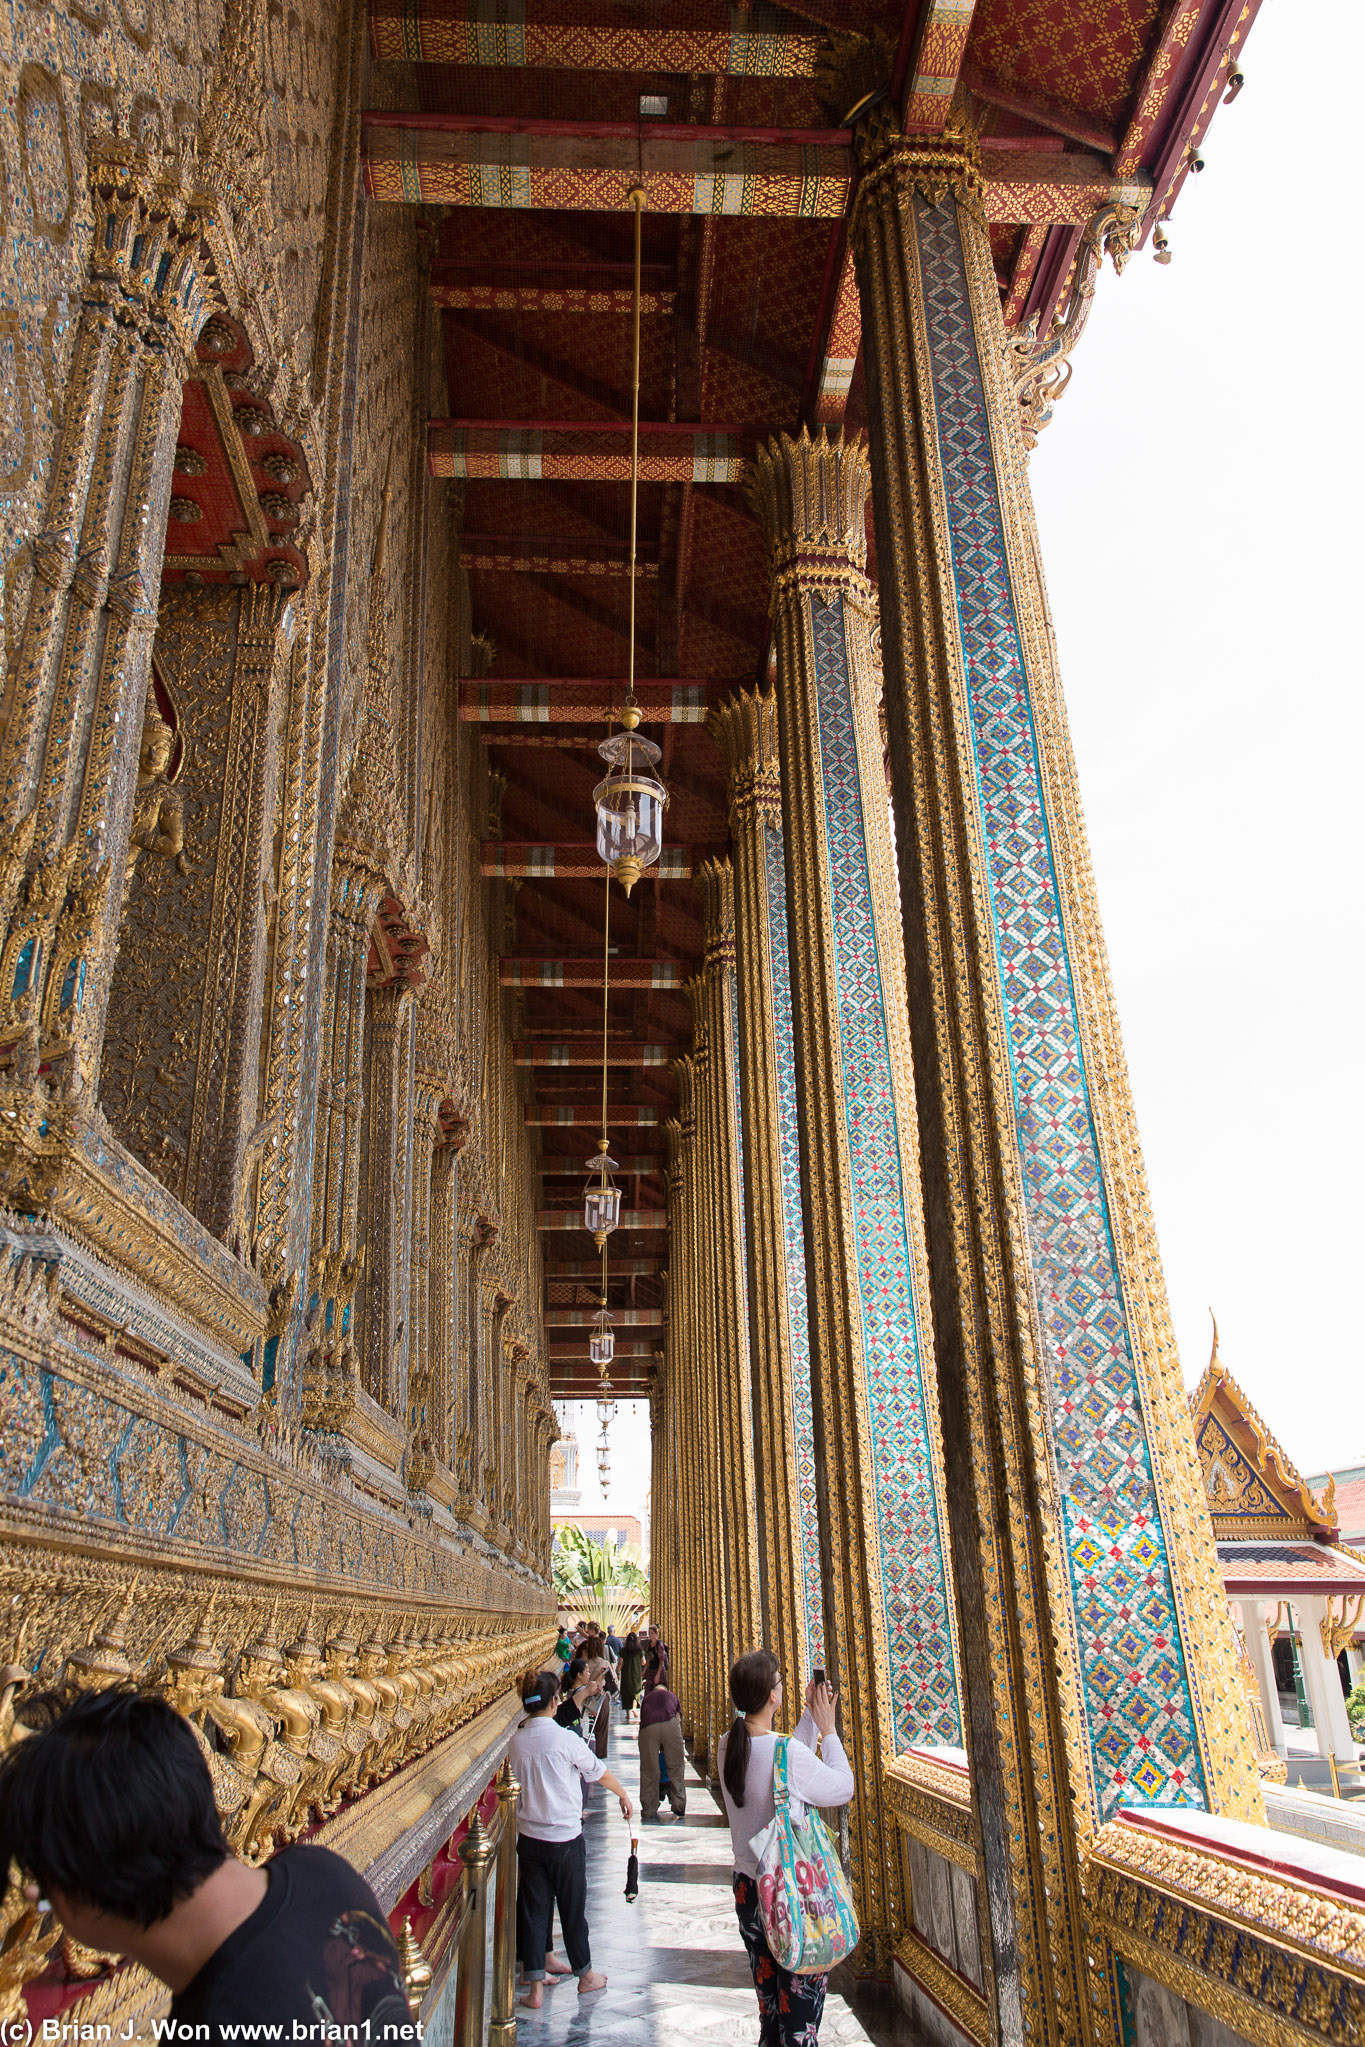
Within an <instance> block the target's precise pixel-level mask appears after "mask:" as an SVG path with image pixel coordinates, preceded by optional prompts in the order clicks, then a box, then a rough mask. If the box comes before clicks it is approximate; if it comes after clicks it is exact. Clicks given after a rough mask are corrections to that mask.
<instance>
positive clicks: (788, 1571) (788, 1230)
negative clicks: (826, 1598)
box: [711, 691, 825, 1718]
mask: <svg viewBox="0 0 1365 2047" xmlns="http://www.w3.org/2000/svg"><path fill="white" fill-rule="evenodd" d="M711 730H712V732H713V733H714V735H715V737H716V739H717V740H718V741H719V743H720V746H721V749H722V751H723V753H724V755H725V765H726V771H727V778H728V784H729V801H730V834H731V839H732V841H733V845H734V874H735V924H736V960H737V971H738V975H739V1052H740V1059H739V1072H740V1092H741V1097H742V1100H743V1108H744V1117H743V1130H744V1219H745V1240H746V1249H747V1254H748V1267H749V1271H748V1279H749V1367H750V1372H751V1375H752V1384H753V1433H754V1453H753V1466H754V1488H755V1510H756V1512H755V1519H756V1524H757V1538H758V1564H759V1582H760V1585H761V1588H762V1633H763V1639H764V1642H765V1644H766V1645H767V1646H768V1647H769V1648H770V1649H772V1650H773V1651H774V1653H775V1654H776V1656H777V1659H778V1661H779V1663H780V1664H781V1666H782V1670H783V1674H784V1677H785V1681H786V1685H787V1694H788V1703H789V1706H794V1704H795V1702H796V1701H797V1700H798V1699H800V1697H801V1695H802V1693H803V1691H804V1689H805V1686H806V1684H807V1682H808V1680H809V1678H810V1674H811V1672H812V1670H815V1669H818V1668H819V1667H820V1666H821V1665H822V1664H823V1663H824V1656H825V1652H824V1631H823V1627H822V1622H821V1604H820V1530H819V1521H818V1516H817V1513H816V1501H815V1443H814V1430H813V1423H812V1412H811V1399H810V1335H809V1320H808V1314H807V1307H806V1246H805V1237H804V1234H803V1230H802V1224H801V1147H800V1134H799V1130H798V1119H797V1106H796V1051H795V1041H794V1037H793V1031H792V984H791V965H790V961H789V957H788V946H787V883H786V863H785V856H784V851H783V845H782V777H781V771H780V768H779V765H778V749H777V703H776V699H775V698H774V697H773V696H772V695H770V694H769V695H764V696H758V695H755V694H753V693H752V692H750V691H741V692H740V693H739V694H738V695H737V696H734V697H731V699H730V700H729V702H728V703H726V704H723V705H722V706H721V707H720V709H719V710H717V711H715V712H713V714H712V718H711ZM792 1717H793V1715H792V1714H791V1713H790V1712H789V1714H788V1718H792Z"/></svg>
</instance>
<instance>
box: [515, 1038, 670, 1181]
mask: <svg viewBox="0 0 1365 2047" xmlns="http://www.w3.org/2000/svg"><path fill="white" fill-rule="evenodd" d="M677 1056H678V1047H677V1046H676V1045H651V1044H646V1043H645V1042H644V1041H643V1040H642V1039H638V1038H637V1039H630V1040H626V1039H620V1040H618V1041H617V1042H615V1043H613V1044H611V1045H609V1046H608V1047H607V1064H608V1066H667V1065H668V1064H669V1062H670V1061H671V1060H673V1059H676V1058H677ZM512 1058H513V1063H514V1064H515V1065H517V1066H600V1065H601V1064H602V1040H601V1039H600V1038H587V1037H584V1038H578V1039H564V1038H560V1039H557V1040H554V1041H551V1040H549V1039H545V1040H544V1041H537V1040H534V1039H525V1038H522V1039H519V1040H518V1041H517V1043H516V1044H515V1045H514V1046H513V1048H512ZM658 1163H659V1164H660V1165H662V1164H663V1159H662V1157H660V1159H659V1160H658Z"/></svg>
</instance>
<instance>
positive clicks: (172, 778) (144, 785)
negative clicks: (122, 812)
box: [124, 685, 190, 888]
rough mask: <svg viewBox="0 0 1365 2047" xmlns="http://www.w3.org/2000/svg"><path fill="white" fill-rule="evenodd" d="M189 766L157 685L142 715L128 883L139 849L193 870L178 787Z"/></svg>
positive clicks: (183, 870) (182, 869)
mask: <svg viewBox="0 0 1365 2047" xmlns="http://www.w3.org/2000/svg"><path fill="white" fill-rule="evenodd" d="M184 765H185V741H184V738H183V736H182V735H181V734H179V733H178V732H177V731H176V728H175V726H174V725H172V724H170V723H169V722H168V721H167V720H166V719H165V718H163V717H162V715H161V710H160V707H159V705H158V703H157V699H156V690H155V686H154V685H153V686H152V687H150V688H149V689H148V691H147V704H146V708H145V710H144V711H143V713H142V740H141V744H140V746H139V749H138V763H137V801H136V803H135V804H134V807H133V824H132V830H131V832H130V834H129V841H128V860H127V865H126V868H125V881H124V886H125V888H126V887H127V885H128V883H130V882H131V881H132V878H133V873H134V870H135V868H136V866H137V858H138V854H139V853H155V854H157V855H159V857H160V858H161V859H163V860H174V862H175V865H176V869H177V871H178V872H179V873H180V874H188V873H189V866H190V863H189V858H188V856H187V854H186V852H185V805H184V801H183V799H182V797H181V794H180V791H179V790H178V789H177V788H176V786H175V785H176V782H177V781H178V780H179V778H180V775H181V772H182V770H183V768H184Z"/></svg>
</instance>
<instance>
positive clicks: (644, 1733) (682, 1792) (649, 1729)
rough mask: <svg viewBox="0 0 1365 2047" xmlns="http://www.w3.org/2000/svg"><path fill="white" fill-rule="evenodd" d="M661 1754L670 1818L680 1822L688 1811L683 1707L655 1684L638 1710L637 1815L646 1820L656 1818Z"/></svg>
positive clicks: (672, 1694) (674, 1696)
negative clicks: (664, 1770) (666, 1772)
mask: <svg viewBox="0 0 1365 2047" xmlns="http://www.w3.org/2000/svg"><path fill="white" fill-rule="evenodd" d="M660 1753H662V1755H663V1759H664V1764H665V1767H666V1768H667V1770H668V1802H669V1804H670V1805H671V1806H672V1808H673V1817H674V1818H675V1819H679V1820H680V1819H681V1818H682V1816H683V1814H684V1813H685V1812H686V1811H687V1787H686V1785H685V1783H684V1782H683V1776H684V1772H685V1770H686V1768H687V1758H686V1757H685V1756H684V1754H683V1732H682V1707H681V1706H680V1705H679V1704H678V1700H677V1695H676V1694H675V1693H673V1692H670V1691H667V1690H666V1689H665V1688H664V1686H663V1685H655V1687H654V1689H653V1691H649V1692H646V1693H645V1696H644V1703H643V1705H642V1706H641V1708H640V1816H641V1818H642V1819H645V1820H657V1819H658V1817H659V1756H660ZM661 1824H666V1822H661Z"/></svg>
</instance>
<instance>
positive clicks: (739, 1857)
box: [720, 1649, 854, 2047]
mask: <svg viewBox="0 0 1365 2047" xmlns="http://www.w3.org/2000/svg"><path fill="white" fill-rule="evenodd" d="M816 1678H817V1679H819V1680H823V1678H824V1672H823V1671H817V1672H816ZM730 1697H731V1699H732V1700H733V1701H734V1706H735V1715H736V1717H735V1719H734V1720H733V1721H732V1722H731V1723H730V1731H729V1733H728V1734H727V1735H725V1736H723V1737H722V1740H721V1744H720V1766H721V1770H720V1773H721V1783H722V1784H723V1786H724V1788H725V1811H726V1814H727V1816H728V1818H729V1821H730V1847H731V1851H732V1853H733V1856H734V1890H735V1911H736V1913H737V1914H738V1916H739V1931H740V1936H741V1938H742V1939H743V1942H744V1945H745V1947H746V1948H747V1950H748V1953H749V1967H750V1968H751V1970H752V1971H753V1978H754V1989H755V1990H756V1991H757V1992H758V2009H759V2015H760V2027H759V2041H760V2047H816V2042H817V2040H818V2038H819V2033H820V2015H821V2013H822V2012H823V2010H824V2008H825V1990H826V1987H827V1985H828V1981H829V1979H828V1977H825V1976H793V1975H792V1974H791V1972H790V1971H789V1970H787V1969H784V1968H782V1967H781V1966H780V1964H779V1963H778V1962H777V1961H775V1960H774V1958H773V1954H772V1950H771V1949H770V1948H769V1946H768V1943H767V1940H766V1938H765V1937H764V1933H763V1922H762V1919H761V1918H760V1916H759V1909H758V1860H757V1857H756V1856H755V1854H754V1851H753V1849H752V1847H751V1846H750V1843H751V1842H752V1841H753V1840H754V1839H755V1838H756V1837H757V1836H758V1835H759V1834H761V1833H763V1831H764V1829H765V1828H766V1827H768V1826H769V1825H770V1824H771V1822H772V1819H773V1817H774V1813H775V1811H776V1807H775V1805H774V1802H773V1766H774V1762H775V1760H776V1755H777V1743H778V1739H779V1737H778V1736H777V1735H776V1734H775V1733H774V1731H773V1721H774V1719H775V1718H776V1716H777V1715H778V1713H780V1712H781V1710H782V1674H781V1672H780V1671H779V1669H778V1665H777V1658H776V1657H775V1656H774V1655H773V1654H772V1652H771V1651H770V1650H768V1649H751V1650H750V1651H749V1653H748V1654H747V1655H746V1656H740V1657H738V1658H737V1659H736V1660H735V1662H734V1663H733V1664H732V1665H731V1668H730ZM836 1702H837V1695H836V1693H835V1689H834V1686H833V1685H830V1684H825V1683H824V1682H823V1681H821V1682H818V1683H817V1682H812V1683H810V1684H809V1685H807V1687H806V1710H805V1712H804V1713H803V1714H802V1715H801V1718H800V1721H799V1722H798V1723H797V1727H796V1732H795V1734H794V1735H793V1736H792V1738H791V1740H790V1741H789V1742H788V1744H787V1784H788V1787H789V1793H790V1798H791V1803H792V1806H793V1808H794V1809H795V1808H798V1807H800V1806H807V1805H815V1806H820V1807H821V1808H823V1809H824V1810H826V1811H828V1810H829V1808H830V1807H832V1806H838V1805H847V1804H848V1802H849V1800H850V1799H851V1798H852V1796H853V1792H854V1783H853V1772H852V1771H851V1770H850V1769H849V1767H848V1760H847V1758H846V1756H845V1755H844V1751H843V1745H842V1743H841V1742H840V1740H839V1737H838V1734H837V1733H836V1732H835V1728H834V1711H835V1705H836ZM817 1747H819V1748H820V1749H821V1750H822V1751H823V1754H821V1755H817V1753H816V1750H817ZM800 1816H801V1815H800V1813H799V1811H797V1812H796V1817H797V1818H800Z"/></svg>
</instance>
